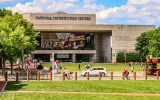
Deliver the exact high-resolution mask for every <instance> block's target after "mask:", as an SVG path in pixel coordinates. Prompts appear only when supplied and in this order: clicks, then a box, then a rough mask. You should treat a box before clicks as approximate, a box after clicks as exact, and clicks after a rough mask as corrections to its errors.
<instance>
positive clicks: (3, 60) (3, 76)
mask: <svg viewBox="0 0 160 100" xmlns="http://www.w3.org/2000/svg"><path fill="white" fill-rule="evenodd" d="M2 62H3V77H5V66H6V65H5V60H4V59H2Z"/></svg>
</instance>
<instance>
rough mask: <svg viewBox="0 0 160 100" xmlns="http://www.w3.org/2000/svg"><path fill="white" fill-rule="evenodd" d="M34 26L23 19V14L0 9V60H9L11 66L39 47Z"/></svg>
mask: <svg viewBox="0 0 160 100" xmlns="http://www.w3.org/2000/svg"><path fill="white" fill-rule="evenodd" d="M38 34H39V32H34V28H33V24H32V23H31V22H29V21H27V20H26V19H23V17H22V15H21V14H18V13H15V14H12V12H11V11H9V10H6V9H3V10H1V9H0V58H1V59H3V60H9V61H10V62H11V64H13V61H14V60H16V59H17V58H23V55H24V54H27V55H28V54H29V53H31V51H34V50H35V47H36V46H37V45H38V41H37V40H36V38H37V37H38Z"/></svg>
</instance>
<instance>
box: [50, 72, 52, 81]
mask: <svg viewBox="0 0 160 100" xmlns="http://www.w3.org/2000/svg"><path fill="white" fill-rule="evenodd" d="M50 81H52V72H50Z"/></svg>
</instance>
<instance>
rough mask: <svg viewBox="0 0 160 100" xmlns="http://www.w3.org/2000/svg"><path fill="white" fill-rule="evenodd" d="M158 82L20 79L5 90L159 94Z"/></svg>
mask: <svg viewBox="0 0 160 100" xmlns="http://www.w3.org/2000/svg"><path fill="white" fill-rule="evenodd" d="M159 84H160V81H157V80H154V81H153V80H136V81H134V80H113V81H29V82H28V81H21V82H8V83H7V87H6V88H5V90H23V91H71V92H104V93H151V94H152V93H153V94H160V85H159Z"/></svg>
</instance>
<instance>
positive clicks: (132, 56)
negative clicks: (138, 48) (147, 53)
mask: <svg viewBox="0 0 160 100" xmlns="http://www.w3.org/2000/svg"><path fill="white" fill-rule="evenodd" d="M116 61H117V62H125V57H124V51H120V52H118V54H117V59H116ZM129 61H131V62H141V55H140V54H139V53H138V52H127V53H126V62H129ZM142 61H145V57H144V56H143V57H142Z"/></svg>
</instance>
